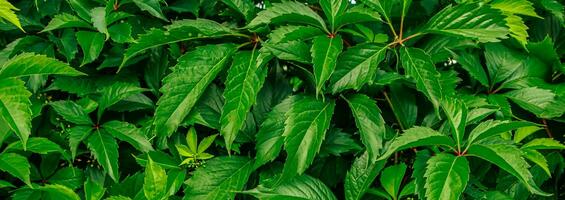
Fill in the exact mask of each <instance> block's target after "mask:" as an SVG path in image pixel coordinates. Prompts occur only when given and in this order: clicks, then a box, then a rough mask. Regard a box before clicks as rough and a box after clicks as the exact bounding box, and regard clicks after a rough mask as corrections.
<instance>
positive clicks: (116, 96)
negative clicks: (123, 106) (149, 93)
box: [96, 82, 145, 120]
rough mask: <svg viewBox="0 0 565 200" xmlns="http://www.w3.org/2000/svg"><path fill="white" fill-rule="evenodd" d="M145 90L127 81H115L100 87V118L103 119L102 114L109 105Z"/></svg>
mask: <svg viewBox="0 0 565 200" xmlns="http://www.w3.org/2000/svg"><path fill="white" fill-rule="evenodd" d="M143 91H145V90H144V89H143V88H140V87H138V86H136V85H135V84H132V83H127V82H115V83H113V84H111V85H109V86H106V87H103V88H100V91H99V92H100V99H98V112H97V113H96V116H97V117H98V120H100V119H101V117H102V114H103V113H104V111H105V110H106V109H107V108H108V107H110V106H112V105H114V104H116V103H118V102H119V101H120V100H122V99H125V98H127V97H129V96H132V95H134V94H139V93H141V92H143Z"/></svg>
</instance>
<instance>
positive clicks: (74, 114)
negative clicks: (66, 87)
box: [49, 101, 94, 125]
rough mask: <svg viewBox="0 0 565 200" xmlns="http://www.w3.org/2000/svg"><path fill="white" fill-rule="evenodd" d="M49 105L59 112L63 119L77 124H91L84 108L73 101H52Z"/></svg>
mask: <svg viewBox="0 0 565 200" xmlns="http://www.w3.org/2000/svg"><path fill="white" fill-rule="evenodd" d="M49 105H50V106H51V107H52V108H53V109H54V110H55V112H57V114H59V115H60V116H61V117H63V119H65V120H67V121H69V122H72V123H75V124H77V125H93V124H94V123H92V120H91V119H90V117H89V116H88V113H86V112H85V111H84V108H83V107H81V106H80V105H78V104H76V103H75V102H73V101H54V102H51V103H49Z"/></svg>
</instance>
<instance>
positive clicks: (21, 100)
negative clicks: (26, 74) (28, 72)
mask: <svg viewBox="0 0 565 200" xmlns="http://www.w3.org/2000/svg"><path fill="white" fill-rule="evenodd" d="M30 96H31V93H30V92H29V91H27V89H26V87H25V86H24V82H23V81H21V80H18V79H15V78H10V79H0V117H2V119H3V121H5V122H6V124H7V125H8V127H10V129H11V130H12V131H13V132H14V133H16V135H17V136H18V137H19V138H20V140H21V141H22V142H23V144H24V150H25V149H26V143H27V139H28V137H29V135H30V134H31V109H30V107H31V102H30V101H29V97H30Z"/></svg>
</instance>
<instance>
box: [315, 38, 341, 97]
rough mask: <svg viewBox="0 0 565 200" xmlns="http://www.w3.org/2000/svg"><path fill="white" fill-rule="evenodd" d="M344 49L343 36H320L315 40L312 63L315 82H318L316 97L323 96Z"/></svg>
mask: <svg viewBox="0 0 565 200" xmlns="http://www.w3.org/2000/svg"><path fill="white" fill-rule="evenodd" d="M342 49H343V41H342V39H341V36H339V35H336V36H335V37H328V36H323V35H322V36H318V37H316V38H314V41H313V44H312V49H310V52H311V53H312V63H313V64H314V80H315V81H316V95H320V94H322V88H323V87H324V84H325V83H326V81H327V80H328V79H329V78H330V76H331V75H332V73H333V71H334V69H335V66H336V62H337V57H338V55H339V53H341V50H342Z"/></svg>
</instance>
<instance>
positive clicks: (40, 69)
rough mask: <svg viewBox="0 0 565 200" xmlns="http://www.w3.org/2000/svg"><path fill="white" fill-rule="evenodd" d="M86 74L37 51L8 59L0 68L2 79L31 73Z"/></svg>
mask: <svg viewBox="0 0 565 200" xmlns="http://www.w3.org/2000/svg"><path fill="white" fill-rule="evenodd" d="M48 74H56V75H67V76H79V75H85V74H84V73H82V72H79V71H77V70H75V69H74V68H72V67H70V66H69V65H68V64H66V63H63V62H61V61H58V60H56V59H54V58H49V57H47V56H45V55H37V54H35V53H22V54H19V55H17V56H15V57H13V58H11V59H10V60H8V61H6V62H5V63H4V64H3V65H2V67H1V68H0V79H5V78H17V77H22V76H30V75H48Z"/></svg>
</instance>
